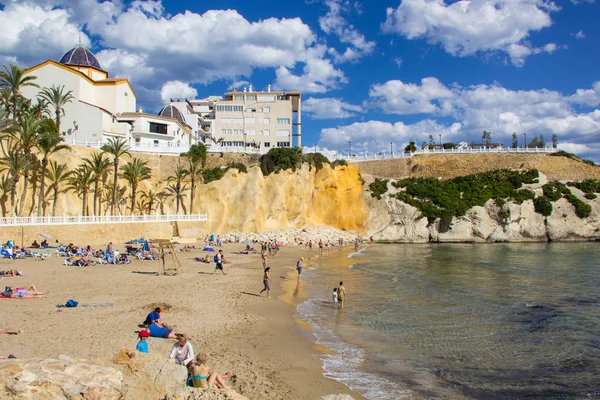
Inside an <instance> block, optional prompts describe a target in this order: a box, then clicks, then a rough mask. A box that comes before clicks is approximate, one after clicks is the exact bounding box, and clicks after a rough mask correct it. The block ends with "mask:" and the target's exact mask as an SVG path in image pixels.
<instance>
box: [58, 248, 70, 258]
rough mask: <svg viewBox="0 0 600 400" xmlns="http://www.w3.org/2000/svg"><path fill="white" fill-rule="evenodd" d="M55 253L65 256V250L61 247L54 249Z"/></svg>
mask: <svg viewBox="0 0 600 400" xmlns="http://www.w3.org/2000/svg"><path fill="white" fill-rule="evenodd" d="M56 255H58V256H59V257H66V256H67V251H66V250H63V249H56Z"/></svg>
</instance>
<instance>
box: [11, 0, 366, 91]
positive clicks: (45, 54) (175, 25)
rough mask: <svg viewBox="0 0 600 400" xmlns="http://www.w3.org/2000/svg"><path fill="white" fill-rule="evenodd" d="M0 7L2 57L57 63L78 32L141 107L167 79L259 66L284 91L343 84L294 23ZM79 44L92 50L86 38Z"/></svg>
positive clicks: (148, 10) (150, 6)
mask: <svg viewBox="0 0 600 400" xmlns="http://www.w3.org/2000/svg"><path fill="white" fill-rule="evenodd" d="M0 2H4V4H5V8H4V10H1V11H0V26H2V27H3V41H2V43H0V57H7V56H11V57H15V56H16V57H17V58H18V59H19V61H20V62H22V63H26V64H31V63H32V62H33V61H35V62H39V61H44V60H45V59H48V58H53V59H57V58H58V57H60V55H62V54H63V53H64V52H65V51H66V50H68V49H69V48H71V47H73V46H74V45H76V44H77V41H78V37H79V34H78V32H79V27H81V26H84V27H85V31H86V32H87V33H89V34H91V36H92V37H93V38H94V40H96V41H97V42H98V43H99V44H100V45H101V47H103V48H104V50H102V51H100V52H99V53H98V54H97V56H98V58H99V60H100V62H101V64H102V66H103V68H105V69H107V70H109V72H110V73H111V75H112V76H114V75H118V76H124V77H127V78H129V79H130V80H131V81H132V84H133V85H134V86H135V87H136V93H138V100H141V101H142V102H145V101H154V100H156V99H157V98H158V96H159V92H160V89H161V88H162V86H163V84H164V83H165V82H168V81H171V80H173V79H177V80H180V81H182V82H188V83H190V84H195V83H210V82H213V81H215V80H220V79H225V80H241V79H244V78H249V77H250V76H251V75H252V73H253V71H254V70H255V69H257V68H273V69H277V72H278V82H277V83H279V84H280V86H281V87H285V88H286V89H287V90H306V91H307V92H310V91H314V92H318V93H324V92H326V91H328V90H330V89H332V88H336V87H338V86H340V85H341V84H343V83H345V82H346V78H345V76H344V74H343V72H342V71H341V70H339V69H337V68H334V67H333V66H332V64H331V57H330V56H328V55H327V48H326V47H325V46H323V45H320V44H318V43H317V36H316V35H315V33H314V32H313V31H312V30H311V28H310V27H309V26H308V25H307V24H305V23H304V22H303V21H302V20H301V19H300V18H289V19H288V18H281V19H278V18H268V19H265V20H259V21H249V20H247V19H246V18H244V17H243V16H242V15H240V14H239V13H238V12H237V11H235V10H209V11H206V12H205V13H203V14H198V13H194V12H191V11H185V12H183V13H180V14H176V15H170V14H168V13H167V12H166V11H165V8H164V7H163V3H162V2H161V1H140V0H136V1H133V2H127V3H126V2H124V1H121V0H106V1H102V0H56V1H50V0H24V1H8V0H0ZM82 41H83V44H84V45H86V46H88V45H89V44H90V41H89V39H88V37H87V36H86V35H83V36H82ZM353 43H354V42H353ZM356 43H359V42H356ZM296 71H303V73H300V74H299V75H295V73H296ZM140 93H142V94H143V95H142V96H140ZM146 95H149V96H150V97H146Z"/></svg>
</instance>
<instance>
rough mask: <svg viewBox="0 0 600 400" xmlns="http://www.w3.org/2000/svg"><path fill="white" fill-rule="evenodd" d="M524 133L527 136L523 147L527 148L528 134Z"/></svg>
mask: <svg viewBox="0 0 600 400" xmlns="http://www.w3.org/2000/svg"><path fill="white" fill-rule="evenodd" d="M523 135H524V136H525V146H523V147H525V148H527V134H526V133H523Z"/></svg>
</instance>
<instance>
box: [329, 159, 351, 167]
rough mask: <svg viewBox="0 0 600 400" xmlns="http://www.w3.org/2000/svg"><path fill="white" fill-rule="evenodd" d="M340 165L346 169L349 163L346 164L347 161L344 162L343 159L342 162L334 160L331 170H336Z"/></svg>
mask: <svg viewBox="0 0 600 400" xmlns="http://www.w3.org/2000/svg"><path fill="white" fill-rule="evenodd" d="M338 165H339V166H344V167H346V166H348V163H347V162H346V160H343V159H341V160H334V161H333V162H332V163H331V168H335V167H337V166H338Z"/></svg>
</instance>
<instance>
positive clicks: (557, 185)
mask: <svg viewBox="0 0 600 400" xmlns="http://www.w3.org/2000/svg"><path fill="white" fill-rule="evenodd" d="M542 190H543V191H544V197H545V198H547V199H548V200H550V201H558V200H560V199H562V197H563V194H564V193H566V192H569V193H570V191H569V189H568V188H567V187H566V186H565V185H564V184H563V183H561V182H548V183H546V184H545V185H544V186H542Z"/></svg>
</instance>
